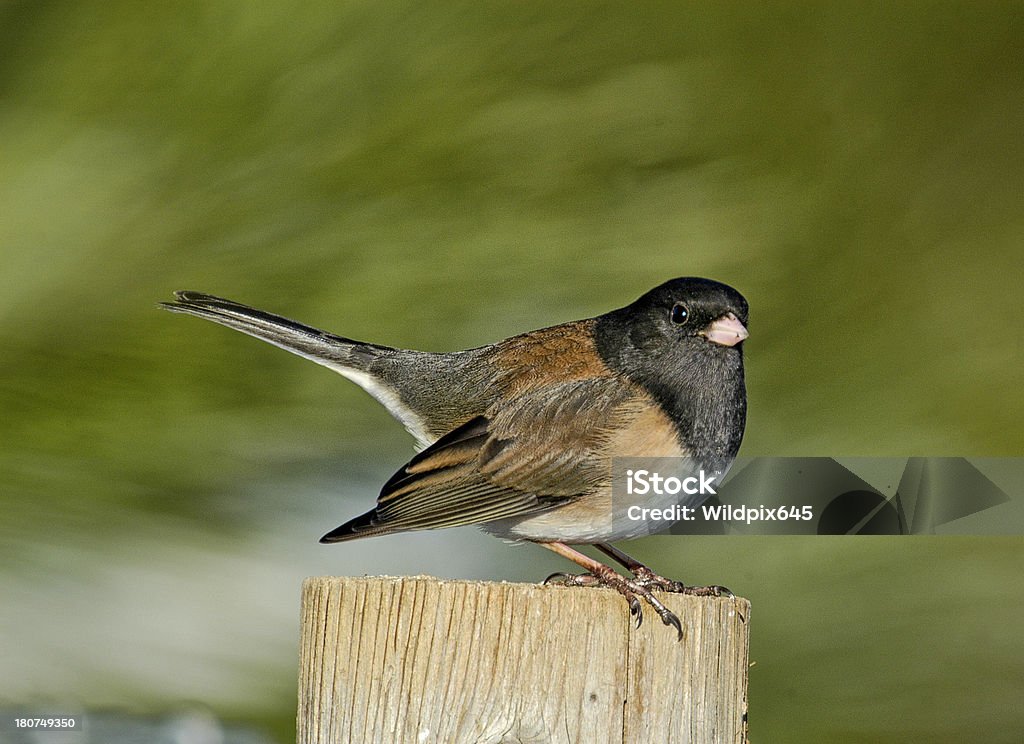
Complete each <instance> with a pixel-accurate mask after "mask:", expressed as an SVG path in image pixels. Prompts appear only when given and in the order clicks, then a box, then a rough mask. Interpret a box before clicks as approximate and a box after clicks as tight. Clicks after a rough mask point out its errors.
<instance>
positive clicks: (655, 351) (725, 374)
mask: <svg viewBox="0 0 1024 744" xmlns="http://www.w3.org/2000/svg"><path fill="white" fill-rule="evenodd" d="M746 326H747V301H746V299H744V297H743V295H741V294H740V293H739V292H737V291H736V290H735V289H733V288H732V287H730V286H728V285H725V284H722V283H720V282H716V281H712V280H711V279H700V278H694V277H686V278H681V279H673V280H671V281H668V282H665V283H664V284H662V285H660V286H658V287H655V288H654V289H652V290H651V291H650V292H648V293H647V294H645V295H644V296H642V297H641V298H640V299H638V300H637V301H636V302H634V303H633V304H631V305H628V306H626V307H624V308H622V309H620V310H614V311H612V312H610V313H608V314H607V315H602V316H601V317H600V318H598V319H597V325H596V326H595V329H594V336H595V341H596V343H597V349H598V353H599V354H600V355H601V358H602V359H603V360H604V361H605V363H606V364H608V366H609V367H611V368H612V369H613V370H614V371H616V372H617V373H619V374H622V375H624V376H625V377H627V378H628V379H630V380H631V381H633V382H634V383H636V384H638V385H640V386H641V387H643V388H644V389H646V390H647V391H648V392H649V393H650V394H651V395H652V396H653V397H654V399H655V400H657V401H658V403H659V404H660V405H661V407H662V408H663V409H664V410H665V412H666V413H667V414H668V415H669V416H670V417H671V418H672V419H673V420H674V421H675V423H676V424H677V426H678V427H679V431H680V438H681V440H682V442H683V444H684V445H685V446H686V447H687V448H688V449H689V450H690V451H691V452H692V453H694V454H698V453H704V452H711V453H714V454H722V455H726V456H729V457H731V456H733V455H735V454H736V450H738V449H739V443H740V439H741V438H742V436H743V427H744V424H745V421H746V390H745V388H744V382H743V340H744V339H745V338H746V337H747V328H746Z"/></svg>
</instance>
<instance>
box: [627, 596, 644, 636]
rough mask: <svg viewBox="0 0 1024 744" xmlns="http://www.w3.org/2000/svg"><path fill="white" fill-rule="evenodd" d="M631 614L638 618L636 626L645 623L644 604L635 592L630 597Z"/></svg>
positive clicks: (638, 626)
mask: <svg viewBox="0 0 1024 744" xmlns="http://www.w3.org/2000/svg"><path fill="white" fill-rule="evenodd" d="M629 614H630V615H632V616H633V617H635V618H636V627H637V628H638V629H639V628H640V626H641V625H643V624H644V606H643V604H642V603H641V602H640V598H639V597H637V596H636V595H635V594H634V595H633V596H632V597H630V598H629Z"/></svg>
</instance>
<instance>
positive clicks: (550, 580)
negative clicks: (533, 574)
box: [541, 571, 572, 585]
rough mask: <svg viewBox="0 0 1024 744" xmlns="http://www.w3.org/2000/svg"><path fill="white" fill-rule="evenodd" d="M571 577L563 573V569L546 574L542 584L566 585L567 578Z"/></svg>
mask: <svg viewBox="0 0 1024 744" xmlns="http://www.w3.org/2000/svg"><path fill="white" fill-rule="evenodd" d="M571 579H572V575H570V574H567V573H564V572H563V571H556V572H555V573H553V574H551V575H550V576H548V577H547V578H546V579H544V581H542V582H541V583H542V584H562V585H568V582H569V580H571Z"/></svg>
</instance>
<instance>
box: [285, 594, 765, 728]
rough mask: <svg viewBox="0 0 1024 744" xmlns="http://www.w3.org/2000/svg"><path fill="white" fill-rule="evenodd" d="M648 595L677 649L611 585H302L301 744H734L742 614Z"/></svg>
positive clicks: (706, 602)
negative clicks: (661, 608)
mask: <svg viewBox="0 0 1024 744" xmlns="http://www.w3.org/2000/svg"><path fill="white" fill-rule="evenodd" d="M659 596H660V597H661V598H662V600H663V601H664V602H665V604H666V605H667V606H668V607H669V608H671V609H672V610H673V611H674V612H675V613H676V614H677V615H678V616H679V618H680V620H681V621H682V624H683V628H684V631H685V637H684V639H683V640H682V641H681V642H677V641H676V634H675V632H674V631H673V630H672V629H671V628H668V627H665V626H663V625H662V624H661V622H660V620H659V619H658V618H657V616H656V615H654V614H653V613H652V612H650V611H649V609H648V610H647V611H646V613H645V622H644V624H643V626H642V627H641V628H639V629H637V628H635V627H634V626H633V623H632V622H631V621H630V619H629V615H628V611H627V609H626V604H625V602H624V601H623V599H622V597H621V596H620V595H619V594H617V593H616V592H613V591H611V590H608V589H598V588H592V587H586V588H580V587H576V588H567V587H559V586H543V585H536V584H506V583H485V582H470V581H447V580H440V579H435V578H432V577H427V576H418V577H406V578H392V577H369V578H345V577H338V578H333V577H318V578H311V579H307V580H306V581H305V583H304V584H303V592H302V633H301V659H300V670H299V711H298V742H299V744H327V743H328V742H330V743H331V744H340V743H342V742H401V743H403V744H406V743H427V742H438V743H439V744H450V743H458V742H473V743H474V744H480V743H485V742H486V743H488V744H491V743H493V744H499V743H500V744H511V743H512V742H517V743H526V742H537V743H538V744H540V743H541V742H544V743H545V744H547V743H548V742H567V743H568V742H584V743H591V742H597V743H600V742H636V743H643V742H659V744H660V743H662V742H667V743H669V744H675V743H677V742H688V743H691V744H703V743H704V742H716V743H717V742H737V743H740V744H742V742H745V741H746V724H745V711H746V694H747V642H748V622H749V618H750V606H749V603H748V602H747V601H746V600H744V599H739V598H737V599H726V598H697V597H688V596H681V595H671V594H661V595H659ZM645 609H647V608H645Z"/></svg>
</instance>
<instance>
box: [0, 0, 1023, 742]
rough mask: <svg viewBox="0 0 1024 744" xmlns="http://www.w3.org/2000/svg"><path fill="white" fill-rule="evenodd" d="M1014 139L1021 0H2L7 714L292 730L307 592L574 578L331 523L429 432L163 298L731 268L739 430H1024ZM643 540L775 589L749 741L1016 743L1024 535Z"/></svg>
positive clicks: (522, 295)
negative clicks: (302, 592) (745, 418)
mask: <svg viewBox="0 0 1024 744" xmlns="http://www.w3.org/2000/svg"><path fill="white" fill-rule="evenodd" d="M1022 132H1024V6H1022V4H1021V3H1019V2H1015V3H999V2H989V3H970V2H953V3H950V2H927V3H896V4H885V3H829V4H824V3H820V4H819V3H809V4H795V3H782V4H772V5H770V6H769V5H765V4H753V3H703V4H685V3H674V2H670V3H640V4H636V3H600V2H588V3H575V2H569V3H541V2H524V3H514V4H508V3H492V2H459V3H456V2H450V3H442V4H419V3H404V2H403V3H395V2H344V3H312V2H309V3H305V2H304V3H295V2H275V1H273V0H270V1H268V2H261V3H248V2H241V1H239V0H207V1H206V2H201V3H199V2H181V3H173V4H171V3H168V4H151V3H133V2H124V1H123V0H104V2H87V1H85V0H77V1H76V2H45V3H44V2H5V3H2V4H0V251H2V253H0V256H2V270H0V344H2V347H0V348H2V353H0V370H2V373H0V411H2V414H0V443H2V447H0V494H2V499H3V502H2V503H3V511H2V517H0V596H2V597H3V600H2V602H0V666H2V669H3V672H2V674H0V703H4V704H7V705H22V704H37V705H48V704H49V705H51V707H53V706H54V705H59V706H68V705H78V706H82V707H85V708H103V707H114V708H118V709H123V710H126V711H137V712H143V713H160V712H162V711H167V710H172V709H175V708H176V707H178V706H182V705H193V704H199V705H202V706H204V707H206V708H208V709H209V710H210V711H212V712H213V713H214V714H216V715H217V716H220V717H223V718H227V719H229V720H233V721H238V722H241V723H243V724H245V725H247V726H253V727H256V728H258V729H262V730H265V731H268V732H270V733H271V735H272V736H274V737H276V740H280V741H281V742H285V741H288V740H289V738H290V737H292V736H293V729H292V719H293V716H294V706H295V671H296V660H297V633H298V622H297V620H298V594H299V584H300V581H301V579H302V577H303V576H305V575H312V574H353V575H358V574H362V573H393V574H414V573H421V572H422V573H431V574H435V575H441V576H456V577H467V578H490V579H507V580H525V581H535V580H537V579H539V578H541V577H543V576H544V575H546V574H547V573H550V572H552V571H555V570H559V569H563V568H565V565H563V564H562V563H560V562H559V561H558V559H557V558H555V557H554V556H548V555H547V554H546V551H541V550H536V549H530V548H511V547H509V546H507V545H504V544H503V543H501V542H500V541H497V540H494V539H491V538H488V537H486V536H484V535H482V534H480V533H479V532H477V531H476V530H474V529H471V528H467V529H459V530H450V531H444V532H437V533H420V534H412V535H408V536H402V537H392V538H381V539H376V540H368V541H365V542H362V543H355V544H346V545H343V546H320V545H318V544H316V539H317V538H318V537H319V536H320V534H322V533H323V532H324V531H326V530H328V529H330V528H333V527H334V526H336V525H337V524H339V523H340V522H341V521H343V520H345V519H347V518H348V517H351V516H353V515H355V514H356V513H359V512H361V511H363V510H365V509H366V508H368V506H369V505H371V504H372V501H373V498H374V496H375V495H376V491H377V489H378V487H379V485H380V484H381V483H382V482H383V481H384V480H385V479H386V478H387V477H388V476H389V475H390V474H391V472H393V470H394V469H395V468H397V467H398V466H399V465H401V464H402V463H403V462H404V460H405V459H406V458H408V457H409V456H410V454H411V453H412V442H411V439H410V437H408V435H406V434H405V433H404V432H403V431H402V429H401V427H400V426H399V425H398V424H397V423H396V422H393V421H391V420H390V419H389V417H388V415H387V413H386V412H384V410H383V409H382V408H380V407H379V406H378V405H377V404H376V403H375V402H374V401H373V400H371V399H370V398H369V397H368V396H366V395H365V393H363V392H362V391H360V390H358V389H357V388H356V387H355V386H353V385H352V384H350V383H348V382H346V381H345V380H343V379H341V378H340V377H338V376H336V375H332V374H331V373H330V372H328V371H326V370H324V369H321V368H319V367H316V366H314V365H312V364H309V363H308V362H305V361H303V360H300V359H298V358H296V357H292V356H290V355H288V354H285V353H283V352H281V351H279V350H277V349H274V348H272V347H270V346H267V345H264V344H261V343H259V342H256V341H254V340H252V339H248V338H246V337H244V336H242V335H240V334H235V333H233V332H230V331H227V330H225V329H222V328H219V327H215V326H213V325H211V324H204V323H201V322H199V321H197V320H193V319H190V318H182V317H174V316H171V315H170V314H167V313H161V312H159V311H158V310H157V309H156V307H155V303H156V302H157V301H159V300H164V299H169V298H170V297H171V292H172V291H173V290H175V289H186V288H187V289H198V290H203V291H207V292H212V293H215V294H221V295H224V296H227V297H231V298H234V299H238V300H241V301H243V302H247V303H249V304H253V305H257V306H260V307H263V308H266V309H269V310H273V311H275V312H278V313H281V314H284V315H287V316H290V317H294V318H296V319H299V320H303V321H305V322H308V323H311V324H313V325H318V326H321V327H325V328H327V329H330V330H333V331H335V332H338V333H342V334H344V335H348V336H352V337H355V338H365V339H367V340H373V341H376V342H379V343H385V344H391V345H397V346H409V347H414V348H426V349H455V348H462V347H468V346H473V345H479V344H483V343H487V342H490V341H494V340H497V339H500V338H503V337H505V336H508V335H511V334H513V333H517V332H520V331H524V330H528V329H531V328H535V327H540V326H544V325H550V324H554V323H557V322H561V321H564V320H568V319H572V318H580V317H587V316H590V315H594V314H597V313H600V312H603V311H605V310H608V309H611V308H613V307H618V306H621V305H622V304H625V303H627V302H629V301H631V300H633V299H634V298H635V297H637V296H638V295H640V294H641V293H642V292H644V291H645V290H647V289H648V288H650V287H652V286H654V285H655V284H657V283H660V282H661V281H663V280H665V279H668V278H671V277H675V276H680V275H701V276H710V277H714V278H716V279H719V280H721V281H725V282H728V283H730V284H732V285H734V286H736V287H737V288H739V289H740V290H741V291H742V292H743V293H744V294H745V295H746V296H747V298H748V299H749V301H750V305H751V323H750V326H751V333H752V335H751V338H750V340H749V341H748V342H747V351H746V353H747V375H748V386H749V396H750V417H749V423H748V428H747V436H746V440H745V442H744V446H743V450H742V454H744V455H830V456H864V455H885V456H901V455H976V456H1019V455H1020V454H1021V453H1022V450H1024V433H1022V427H1021V425H1020V418H1021V414H1022V410H1024V405H1022V403H1024V393H1022V388H1021V385H1020V382H1021V359H1022V356H1024V354H1022V343H1021V338H1022V333H1021V321H1022V319H1024V317H1022V316H1024V313H1022V309H1021V305H1022V300H1024V291H1022V289H1021V263H1022V261H1021V255H1022V251H1021V247H1022V245H1024V137H1022ZM630 548H631V552H633V553H635V554H636V555H637V556H638V557H640V558H642V559H645V560H647V561H649V562H651V563H652V564H653V565H655V566H656V567H657V568H659V569H660V570H661V571H662V572H663V573H665V574H668V575H678V576H679V577H681V578H684V579H686V580H688V581H691V582H701V583H707V582H713V583H722V584H725V585H728V586H730V587H732V588H733V589H735V590H736V591H738V592H739V593H741V594H743V595H745V596H747V597H749V598H750V599H751V601H752V602H753V613H752V619H751V622H752V631H753V641H752V649H751V659H752V661H755V662H756V665H755V666H754V667H753V668H752V670H751V677H750V696H751V702H750V725H751V736H752V740H753V741H756V742H819V741H825V740H827V741H832V742H869V741H870V742H889V741H893V742H895V741H907V740H916V741H930V742H961V741H967V740H974V741H987V742H1010V741H1017V740H1018V737H1019V733H1020V731H1022V730H1024V708H1021V706H1020V700H1021V699H1022V697H1024V671H1022V670H1024V663H1022V662H1024V640H1022V639H1021V636H1020V633H1019V628H1020V617H1021V615H1022V613H1024V591H1022V590H1024V580H1022V570H1021V567H1022V566H1024V562H1022V557H1024V542H1022V540H1021V539H1020V538H998V539H997V538H936V537H931V538H929V537H922V538H903V539H895V538H891V539H890V538H800V539H798V538H780V537H765V538H720V537H719V538H715V537H706V538H678V537H657V538H650V539H647V540H643V541H637V542H634V543H631V544H630ZM645 628H649V631H650V632H659V626H658V625H657V624H656V623H655V624H652V625H645Z"/></svg>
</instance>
